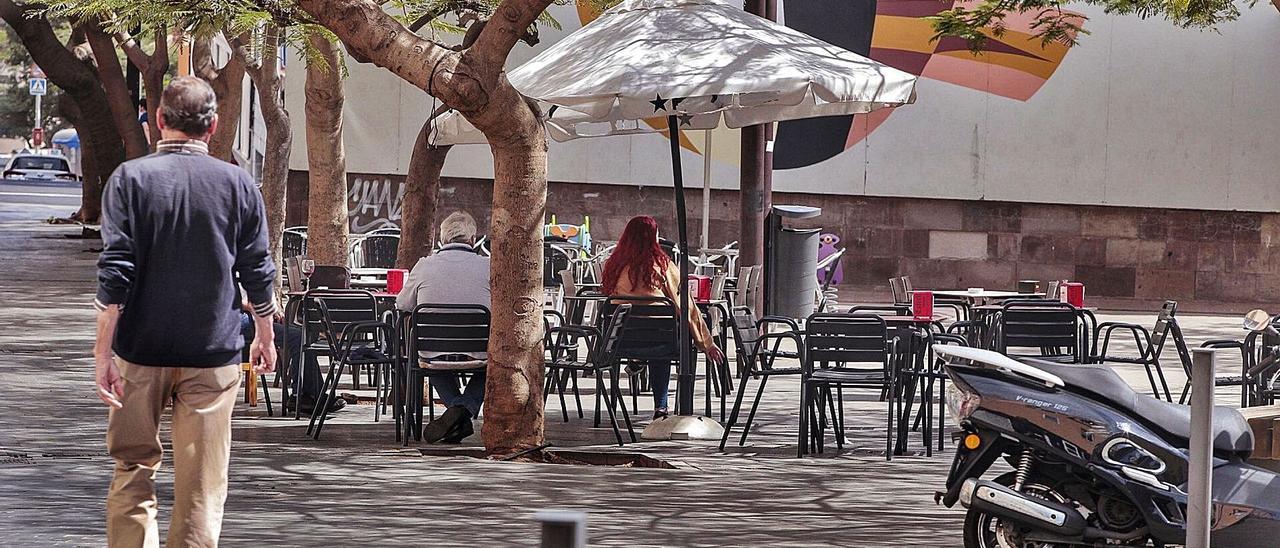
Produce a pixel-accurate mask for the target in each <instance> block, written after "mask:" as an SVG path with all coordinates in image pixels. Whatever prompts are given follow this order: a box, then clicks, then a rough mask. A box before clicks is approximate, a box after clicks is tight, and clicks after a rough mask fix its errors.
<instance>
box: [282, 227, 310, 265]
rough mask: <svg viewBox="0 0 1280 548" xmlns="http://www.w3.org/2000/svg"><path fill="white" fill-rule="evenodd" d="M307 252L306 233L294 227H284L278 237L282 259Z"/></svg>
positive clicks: (303, 254)
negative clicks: (282, 232)
mask: <svg viewBox="0 0 1280 548" xmlns="http://www.w3.org/2000/svg"><path fill="white" fill-rule="evenodd" d="M306 254H307V233H306V232H305V231H298V230H296V229H291V228H288V229H285V231H284V234H282V235H281V237H280V255H281V258H282V259H287V258H289V257H300V256H305V255H306Z"/></svg>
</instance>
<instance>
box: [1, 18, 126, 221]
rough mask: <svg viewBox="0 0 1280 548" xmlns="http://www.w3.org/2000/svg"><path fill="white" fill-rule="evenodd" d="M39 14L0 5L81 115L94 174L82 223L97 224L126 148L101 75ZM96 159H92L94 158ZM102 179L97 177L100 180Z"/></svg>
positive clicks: (83, 201) (88, 185)
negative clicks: (106, 184) (106, 189)
mask: <svg viewBox="0 0 1280 548" xmlns="http://www.w3.org/2000/svg"><path fill="white" fill-rule="evenodd" d="M39 9H41V8H40V7H39V6H35V5H22V6H18V5H17V4H14V3H13V1H12V0H0V17H2V18H4V20H5V22H6V23H8V24H9V26H10V27H11V28H12V29H14V31H15V33H16V34H17V36H18V39H19V40H21V41H22V45H23V46H24V47H26V48H27V52H28V53H30V54H31V58H32V60H34V61H35V63H36V64H37V65H39V66H40V67H41V68H43V69H44V71H45V74H46V75H47V76H48V78H49V81H50V82H53V84H54V85H56V86H58V87H60V88H62V89H63V91H65V92H66V93H67V95H68V96H70V97H71V100H73V101H75V105H76V106H77V107H78V110H79V113H80V123H78V124H76V131H77V132H78V133H79V135H80V142H81V144H82V146H83V147H84V148H83V149H81V156H82V162H83V163H84V165H86V166H89V165H91V166H93V167H94V170H93V172H90V171H89V170H88V169H86V170H85V172H84V173H85V175H86V176H85V180H84V187H85V190H84V192H83V194H82V195H81V205H80V212H79V219H78V220H80V221H82V222H85V223H97V222H98V214H99V212H100V211H101V208H102V204H101V199H102V184H103V183H104V182H105V180H106V177H107V176H108V175H110V174H111V172H113V171H115V169H116V166H118V165H120V162H122V161H124V145H123V144H122V141H121V139H120V134H119V133H118V132H117V131H116V127H115V123H114V122H113V121H112V119H111V113H110V108H109V107H108V106H107V96H106V93H104V92H103V90H102V86H101V84H99V82H98V77H97V74H95V72H94V70H93V67H91V66H90V65H89V64H88V63H87V61H86V59H87V58H88V55H87V53H85V54H84V55H81V54H80V53H79V49H80V48H77V52H76V53H73V52H72V51H71V50H69V49H67V46H65V45H63V44H62V42H61V41H60V40H59V39H58V37H57V35H55V34H54V32H53V28H52V27H50V26H49V21H48V20H46V19H44V18H42V17H33V16H32V15H34V14H35V12H37V11H38V10H39ZM90 155H92V157H91V158H88V156H90ZM95 174H96V175H95Z"/></svg>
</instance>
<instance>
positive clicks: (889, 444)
mask: <svg viewBox="0 0 1280 548" xmlns="http://www.w3.org/2000/svg"><path fill="white" fill-rule="evenodd" d="M896 388H897V387H896V386H895V383H894V381H893V380H892V379H890V381H889V393H890V394H893V393H895V391H896ZM897 399H898V398H896V397H893V396H890V397H889V425H888V426H889V427H888V428H887V429H886V434H885V440H884V444H885V445H884V446H885V451H884V460H893V439H894V437H895V436H894V433H895V432H894V429H893V416H894V414H896V411H895V410H894V409H893V402H894V401H895V400H897Z"/></svg>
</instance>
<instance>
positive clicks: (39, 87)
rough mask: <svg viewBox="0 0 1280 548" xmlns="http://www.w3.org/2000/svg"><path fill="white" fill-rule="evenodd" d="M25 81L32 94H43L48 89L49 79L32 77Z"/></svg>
mask: <svg viewBox="0 0 1280 548" xmlns="http://www.w3.org/2000/svg"><path fill="white" fill-rule="evenodd" d="M27 82H28V84H29V85H30V86H31V94H32V95H44V94H45V92H46V91H48V89H49V81H48V80H45V79H44V78H32V79H30V80H28V81H27Z"/></svg>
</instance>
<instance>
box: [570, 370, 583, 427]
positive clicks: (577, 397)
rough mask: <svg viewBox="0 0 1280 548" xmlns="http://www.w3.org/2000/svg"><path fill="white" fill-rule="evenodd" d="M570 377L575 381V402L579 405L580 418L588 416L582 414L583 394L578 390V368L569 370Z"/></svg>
mask: <svg viewBox="0 0 1280 548" xmlns="http://www.w3.org/2000/svg"><path fill="white" fill-rule="evenodd" d="M569 375H570V376H569V379H570V380H572V381H573V403H574V405H576V406H577V407H578V418H580V419H582V418H586V416H585V415H583V414H582V394H581V393H579V392H578V370H576V369H570V370H569Z"/></svg>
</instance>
